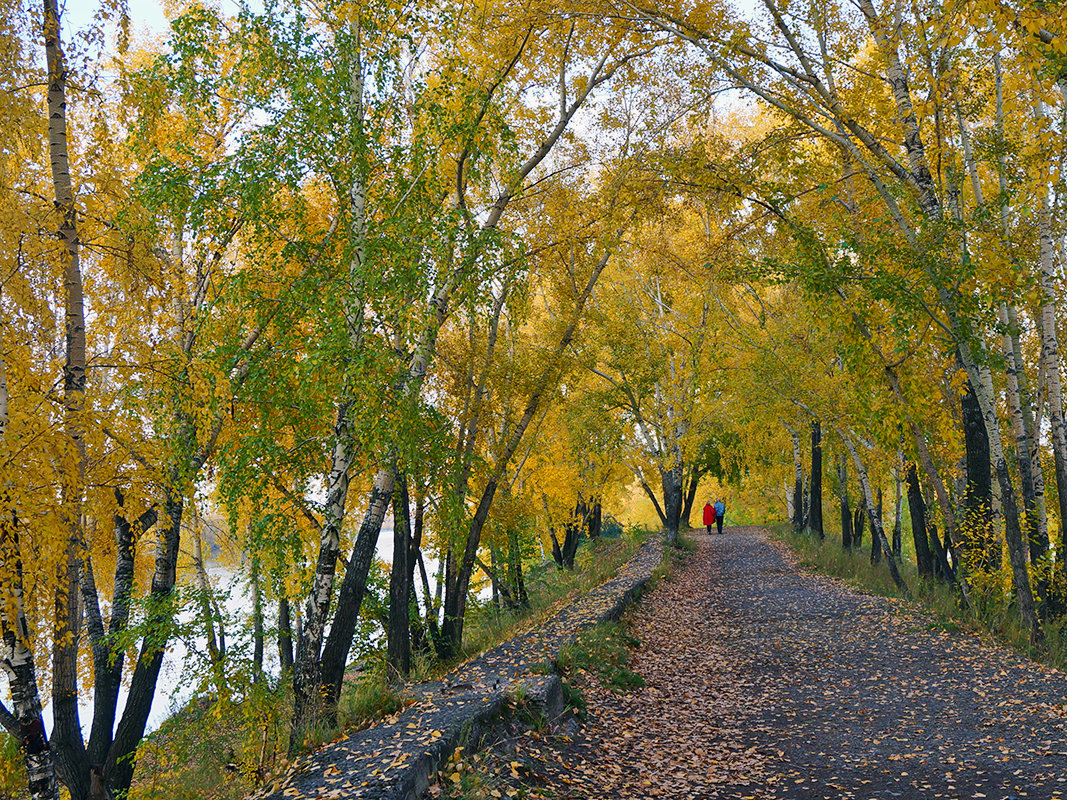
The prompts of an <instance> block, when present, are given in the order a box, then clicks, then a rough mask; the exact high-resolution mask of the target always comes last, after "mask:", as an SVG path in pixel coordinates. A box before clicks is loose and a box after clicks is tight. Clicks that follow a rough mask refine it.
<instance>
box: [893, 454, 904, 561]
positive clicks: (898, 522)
mask: <svg viewBox="0 0 1067 800" xmlns="http://www.w3.org/2000/svg"><path fill="white" fill-rule="evenodd" d="M901 483H902V479H901V477H900V468H899V467H898V468H897V469H895V470H893V487H894V488H893V557H894V558H895V559H896V560H897V562H898V563H900V559H901V556H900V553H901V549H902V548H903V545H904V543H903V542H902V541H901V540H902V539H903V535H902V530H901V529H902V527H903V521H902V519H901V517H902V515H903V510H904V509H903V505H902V501H901Z"/></svg>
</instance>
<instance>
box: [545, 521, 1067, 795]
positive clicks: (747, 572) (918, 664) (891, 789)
mask: <svg viewBox="0 0 1067 800" xmlns="http://www.w3.org/2000/svg"><path fill="white" fill-rule="evenodd" d="M695 538H696V540H697V541H698V545H699V547H698V551H697V552H696V553H694V554H692V556H691V557H690V559H689V561H688V564H687V566H686V568H685V569H684V570H681V571H680V573H679V574H678V575H677V576H676V577H675V579H674V580H672V581H670V582H666V583H664V584H662V585H661V586H659V587H657V589H656V590H655V591H654V592H652V593H651V594H650V595H649V596H648V597H647V598H646V599H645V600H644V601H643V602H642V603H641V604H640V605H639V606H638V607H637V608H636V609H635V610H634V612H633V614H632V626H633V633H634V636H635V637H636V638H637V639H638V640H639V641H640V642H641V646H640V647H639V648H638V649H637V651H636V653H635V663H634V668H635V670H636V671H637V672H639V673H640V674H642V675H643V676H644V677H645V678H646V680H647V682H648V685H647V687H646V688H644V689H640V690H636V691H632V692H629V693H627V694H623V695H614V694H611V693H609V692H606V691H602V690H592V691H590V693H589V710H590V714H589V719H588V721H587V723H586V724H585V725H584V726H583V730H582V731H581V733H580V734H578V736H577V737H575V738H576V740H575V742H574V743H573V744H564V746H563V753H557V757H558V756H559V755H562V763H561V764H560V765H559V767H557V768H555V769H551V770H546V771H545V773H543V774H542V776H541V779H540V780H539V783H541V786H542V787H543V791H544V796H546V797H572V798H580V797H598V798H599V797H612V798H614V797H618V798H638V797H677V798H687V797H688V798H759V799H760V800H764V799H767V800H770V799H771V798H791V799H794V798H795V800H815V798H820V799H822V798H825V799H826V800H836V799H837V798H863V799H864V800H869V799H870V798H990V799H993V798H998V799H999V800H1008V798H1041V799H1042V800H1044V799H1046V798H1057V797H1061V796H1064V795H1065V794H1067V737H1065V735H1064V730H1065V723H1067V676H1065V675H1064V674H1063V673H1060V672H1058V671H1056V670H1052V669H1049V668H1046V667H1043V666H1041V665H1038V664H1035V663H1033V662H1030V661H1028V660H1025V659H1023V658H1021V657H1020V656H1018V655H1016V654H1015V653H1013V652H1011V651H1009V650H1008V649H1006V648H1003V647H998V646H991V645H988V644H984V643H982V642H981V641H980V640H979V639H978V638H977V637H975V636H972V635H968V634H950V633H946V632H944V631H941V630H937V629H936V626H933V625H931V622H930V619H929V618H927V617H924V616H922V615H920V614H918V613H916V612H915V611H914V610H913V609H911V608H910V607H908V606H906V605H904V604H902V603H900V602H897V601H892V600H888V599H885V598H878V597H871V596H867V595H863V594H860V593H858V592H856V591H854V590H852V589H850V588H848V587H846V586H845V585H844V584H842V583H841V582H840V581H837V580H835V579H831V578H826V577H821V576H816V575H811V574H808V573H805V572H804V571H803V570H801V569H800V568H799V567H798V566H797V565H796V562H795V559H794V558H793V557H792V555H791V554H790V553H789V552H788V550H787V548H785V546H784V545H781V544H780V543H776V542H773V541H771V540H770V539H769V538H768V536H767V534H766V531H764V530H763V529H760V528H732V529H728V531H727V533H726V535H723V536H711V537H709V536H706V535H703V534H700V535H697V536H695ZM560 767H562V768H560ZM546 784H548V785H546Z"/></svg>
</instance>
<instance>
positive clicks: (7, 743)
mask: <svg viewBox="0 0 1067 800" xmlns="http://www.w3.org/2000/svg"><path fill="white" fill-rule="evenodd" d="M25 792H26V764H25V762H24V761H23V758H22V750H21V749H20V748H19V743H18V741H17V740H16V739H15V737H14V736H12V735H11V734H9V733H8V732H7V731H6V730H4V729H3V728H0V800H21V798H22V797H24V796H25Z"/></svg>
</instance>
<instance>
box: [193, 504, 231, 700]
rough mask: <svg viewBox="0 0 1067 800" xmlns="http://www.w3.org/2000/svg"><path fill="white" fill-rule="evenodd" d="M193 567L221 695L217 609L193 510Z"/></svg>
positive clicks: (213, 674)
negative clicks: (212, 602)
mask: <svg viewBox="0 0 1067 800" xmlns="http://www.w3.org/2000/svg"><path fill="white" fill-rule="evenodd" d="M193 569H194V571H195V572H196V586H197V592H196V602H197V605H198V606H199V607H200V616H201V618H202V619H203V624H204V638H205V639H206V640H207V653H208V659H209V660H210V662H211V673H212V676H213V681H214V683H215V691H216V692H218V696H219V697H221V696H222V694H223V691H224V686H223V679H222V652H221V650H220V649H219V642H218V639H217V638H216V637H215V611H214V608H213V607H212V604H211V594H212V591H211V581H210V580H208V575H207V570H206V569H204V543H203V537H202V535H201V529H200V515H199V513H198V512H197V511H196V509H195V507H194V510H193Z"/></svg>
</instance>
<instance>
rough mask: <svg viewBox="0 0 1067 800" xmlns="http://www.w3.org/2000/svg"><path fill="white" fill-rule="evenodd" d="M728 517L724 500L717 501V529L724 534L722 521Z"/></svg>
mask: <svg viewBox="0 0 1067 800" xmlns="http://www.w3.org/2000/svg"><path fill="white" fill-rule="evenodd" d="M725 516H726V503H724V502H723V501H722V500H716V501H715V528H716V530H718V532H719V533H722V521H723V518H724V517H725Z"/></svg>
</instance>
